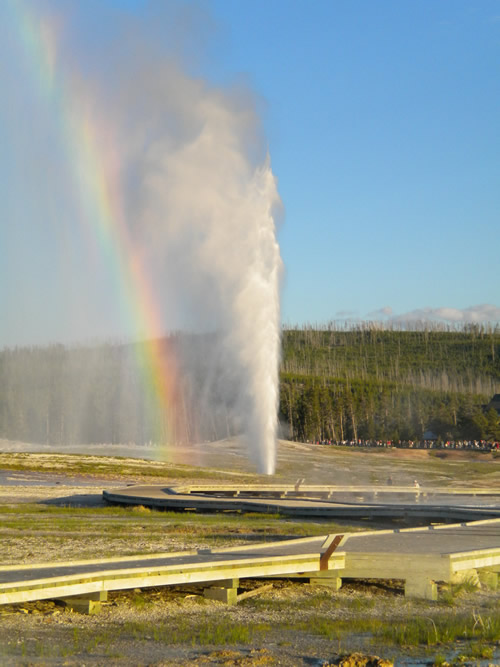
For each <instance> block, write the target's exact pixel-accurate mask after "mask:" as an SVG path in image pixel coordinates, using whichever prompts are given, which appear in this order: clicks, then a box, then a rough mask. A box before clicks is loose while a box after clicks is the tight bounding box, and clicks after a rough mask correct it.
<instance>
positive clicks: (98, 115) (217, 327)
mask: <svg viewBox="0 0 500 667" xmlns="http://www.w3.org/2000/svg"><path fill="white" fill-rule="evenodd" d="M48 6H51V3H50V2H49V3H48ZM53 6H55V7H56V11H58V7H59V5H58V4H55V5H53ZM164 6H165V5H163V7H164ZM73 9H74V11H77V9H75V8H73ZM103 11H105V12H106V11H109V9H106V10H103ZM162 12H163V10H162V3H160V4H156V5H155V4H153V5H152V14H150V15H149V19H146V20H145V21H143V22H140V21H139V20H137V22H136V23H134V25H133V26H132V27H133V29H132V31H131V30H130V27H131V24H130V20H129V19H127V21H125V20H123V22H122V23H120V22H118V25H119V26H120V25H121V27H122V31H121V32H120V29H119V28H116V24H115V35H118V38H117V39H115V41H114V42H113V44H114V45H113V46H112V47H109V44H108V42H106V43H105V44H104V43H103V44H99V43H98V41H97V42H96V43H95V44H93V45H92V46H93V48H92V52H91V55H90V56H89V49H88V48H87V47H88V45H87V44H84V45H83V48H80V49H79V48H78V39H76V40H72V39H71V37H68V31H69V32H71V25H70V24H68V23H67V22H66V31H67V33H66V35H65V38H64V39H63V40H62V42H61V44H60V52H59V59H58V60H57V59H56V62H55V65H54V68H55V74H54V76H53V77H52V80H55V81H56V83H57V81H58V78H57V77H58V69H57V68H58V67H59V68H62V70H63V77H64V79H65V80H66V81H71V82H72V85H73V87H74V88H75V86H76V85H77V86H78V88H79V93H80V94H79V97H78V98H76V99H75V95H74V94H73V95H72V96H69V95H68V98H70V97H71V98H72V99H71V104H72V106H73V109H72V112H71V113H72V114H74V115H76V114H78V113H79V108H78V107H80V106H84V107H85V113H86V115H87V118H89V119H92V120H91V121H89V123H90V122H91V124H92V125H95V127H96V128H98V130H96V135H97V136H98V137H99V138H100V145H101V155H100V160H101V161H102V163H103V164H104V165H105V172H106V174H107V176H108V178H107V186H106V187H107V190H106V191H112V197H113V198H114V199H116V200H119V201H120V207H119V208H120V209H121V211H122V213H121V217H122V224H123V226H124V227H125V232H126V236H127V239H128V242H127V244H126V246H125V247H126V248H130V249H133V257H132V256H129V257H126V258H122V263H123V262H124V261H125V262H127V261H128V262H133V263H134V266H135V271H136V272H137V267H139V268H140V272H141V273H142V275H143V276H144V280H145V281H146V282H148V283H149V285H150V288H151V293H152V295H153V297H154V298H153V299H152V301H153V302H154V303H155V304H156V307H157V308H158V313H159V317H158V318H157V320H156V321H158V322H161V323H162V324H163V325H164V330H169V329H170V330H172V329H175V328H177V329H179V328H188V329H189V330H191V331H194V332H202V333H211V334H212V335H213V340H214V341H215V347H213V348H212V350H211V359H210V360H207V359H204V360H203V377H201V376H200V369H199V368H198V369H196V372H194V373H193V377H196V378H197V379H198V381H199V382H201V383H202V384H203V386H204V395H205V396H206V402H207V405H211V407H212V408H213V409H214V410H217V409H218V405H217V401H218V400H219V399H220V397H221V395H222V396H223V397H224V401H225V410H226V411H227V412H228V418H229V420H230V421H231V424H232V425H233V427H234V428H235V429H236V430H237V431H238V432H239V433H241V434H242V435H243V436H244V438H245V439H246V441H247V443H248V448H249V449H248V451H249V454H250V456H251V458H252V459H253V460H254V462H255V464H256V466H257V468H258V470H259V471H260V472H263V473H268V474H269V473H272V472H273V471H274V465H275V442H276V429H277V403H278V364H279V350H280V323H279V320H280V313H279V290H280V275H281V270H282V266H281V258H280V252H279V247H278V243H277V240H276V229H275V218H276V213H277V211H279V208H280V199H279V196H278V192H277V187H276V182H275V178H274V176H273V173H272V170H271V167H270V160H269V156H268V155H267V154H266V150H265V147H264V145H263V141H262V136H261V135H262V132H261V125H260V121H259V118H258V115H257V113H256V111H255V100H254V97H253V95H252V93H251V91H249V90H248V89H245V88H244V87H242V86H233V87H227V88H221V87H217V86H214V85H210V84H209V82H207V81H204V80H202V79H200V78H195V77H193V76H190V75H188V74H186V73H185V72H184V71H183V69H182V67H181V65H180V59H179V57H178V55H177V54H172V53H171V52H170V53H169V52H168V50H166V49H164V48H162V45H161V39H162V37H164V35H162V34H161V31H159V32H158V30H157V26H158V25H159V24H161V22H162V21H164V25H167V21H166V17H165V16H164V15H163V14H162ZM47 16H48V20H49V22H50V20H51V15H50V14H48V15H47ZM72 18H73V25H74V26H76V28H77V27H78V21H77V20H76V19H77V17H76V19H75V16H73V17H72ZM112 18H113V20H114V21H116V19H117V18H120V17H117V16H113V17H112ZM169 18H170V19H172V17H169ZM108 19H109V16H108ZM171 23H172V22H171V21H170V23H168V25H171ZM61 24H62V25H64V21H63V22H62V23H61V22H60V21H58V25H61ZM155 35H156V37H155ZM77 37H78V36H77ZM191 38H192V40H193V41H195V40H196V36H191ZM98 39H99V38H97V40H98ZM181 41H183V43H182V45H181V47H182V49H184V50H185V46H186V45H185V39H184V40H181ZM75 45H76V46H75ZM52 64H53V63H52V59H51V65H52ZM59 76H60V75H59ZM75 81H76V82H77V83H76V84H75ZM61 88H62V86H61ZM58 97H59V98H61V95H60V94H59V96H58ZM68 115H69V114H68ZM70 127H72V126H71V124H70ZM71 131H73V130H71ZM44 178H46V176H44ZM58 180H59V179H58V176H57V174H55V176H54V177H53V182H52V183H51V184H50V185H52V187H53V189H54V192H57V183H58ZM85 181H86V178H85V175H83V177H82V178H81V182H82V192H81V196H82V197H83V198H85V196H86V190H85V187H86V185H85ZM110 197H111V195H110ZM89 210H91V207H90V209H89ZM125 232H124V233H125ZM130 254H131V255H132V253H130ZM123 288H125V285H123ZM100 289H106V287H105V286H103V285H101V286H100ZM75 310H76V308H75ZM70 316H71V313H70ZM142 327H143V330H142V331H141V323H140V322H139V323H135V329H134V333H136V332H137V331H141V333H142V334H143V335H160V334H161V333H163V332H161V331H148V330H147V328H144V324H143V323H142ZM122 331H123V330H122ZM90 333H91V332H90ZM123 333H129V332H123Z"/></svg>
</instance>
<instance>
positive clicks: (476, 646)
mask: <svg viewBox="0 0 500 667" xmlns="http://www.w3.org/2000/svg"><path fill="white" fill-rule="evenodd" d="M466 654H467V657H470V658H483V659H485V658H488V659H489V658H492V657H493V648H492V647H491V646H488V644H485V643H484V642H482V641H479V642H471V643H470V644H469V646H468V648H467V651H466Z"/></svg>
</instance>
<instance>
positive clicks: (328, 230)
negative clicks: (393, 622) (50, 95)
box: [0, 0, 500, 345]
mask: <svg viewBox="0 0 500 667" xmlns="http://www.w3.org/2000/svg"><path fill="white" fill-rule="evenodd" d="M25 4H27V5H28V6H29V5H30V3H29V2H28V3H25ZM31 4H32V3H31ZM170 4H171V5H172V7H174V6H175V9H176V11H174V12H173V13H172V16H173V17H174V19H173V20H172V21H171V22H170V23H169V25H157V26H155V30H156V35H155V38H157V39H159V40H160V41H161V42H162V43H163V47H164V48H166V49H167V50H168V48H169V44H170V43H172V44H174V42H175V44H174V46H175V49H176V51H177V52H179V51H180V52H181V53H182V57H183V58H184V61H185V63H186V67H187V68H188V69H189V71H190V72H191V73H192V75H193V76H203V77H205V78H206V79H207V80H208V81H210V82H211V83H213V84H214V85H218V86H223V87H225V86H229V85H232V84H234V82H235V81H236V82H238V81H241V82H242V84H244V85H245V86H249V87H250V88H251V89H252V90H253V92H254V94H255V96H256V98H257V108H258V110H259V113H260V115H261V117H262V122H263V125H264V129H265V137H266V139H265V140H266V143H267V146H268V150H269V153H270V157H271V163H272V167H273V171H274V173H275V175H276V177H277V180H278V187H279V192H280V195H281V198H282V201H283V204H284V211H285V215H284V218H283V220H282V222H281V225H280V230H279V242H280V246H281V253H282V257H283V260H284V264H285V280H284V285H283V295H282V320H283V321H284V322H286V323H292V324H295V323H297V324H303V323H307V322H309V323H326V322H328V321H330V320H333V319H341V320H343V319H357V318H361V319H379V318H382V319H384V320H387V319H391V318H393V319H396V320H397V319H398V318H401V319H404V320H408V319H412V318H430V319H442V320H444V321H450V322H457V321H478V320H490V321H500V299H499V296H498V288H497V283H498V256H499V248H500V243H499V241H500V224H499V223H500V219H499V218H500V216H499V213H500V187H499V186H500V157H499V156H500V127H499V118H500V113H499V112H500V76H499V74H500V71H499V70H500V2H498V0H482V1H481V2H473V1H471V0H440V1H437V0H418V1H410V0H314V1H311V0H273V1H269V0H265V1H264V0H212V1H210V0H206V1H205V2H198V3H187V2H182V1H179V2H176V3H175V5H174V4H173V3H170ZM61 6H63V7H64V8H65V9H64V11H65V12H66V13H67V15H69V16H70V17H72V20H73V25H72V30H73V33H72V34H73V38H76V40H75V43H74V47H73V48H74V49H75V50H80V54H85V56H84V57H83V58H80V62H82V63H83V66H84V67H85V66H86V67H88V68H89V71H90V70H92V67H96V68H98V67H99V66H100V63H99V62H98V61H97V60H96V59H95V56H94V55H93V49H92V45H93V41H94V40H96V39H98V40H100V42H101V43H106V40H109V42H110V43H111V42H112V40H113V39H114V38H115V37H116V35H115V33H114V26H113V22H112V20H110V16H112V11H116V9H117V7H118V8H119V9H120V11H124V12H125V13H127V14H128V19H129V25H130V26H131V29H132V30H133V26H134V21H138V20H140V19H141V17H142V15H143V14H145V13H147V12H148V11H149V3H148V2H143V1H142V0H130V2H126V1H124V0H123V1H121V2H118V1H117V0H116V1H114V2H111V0H110V1H109V2H107V3H106V2H101V1H99V2H97V1H96V0H88V1H85V2H84V1H83V0H82V1H81V2H72V1H70V0H68V2H67V3H66V4H65V3H61V2H50V1H47V2H45V1H44V0H40V4H39V5H37V7H38V9H39V8H40V7H41V8H44V7H46V8H47V11H52V12H53V11H54V8H57V9H60V8H61ZM4 11H5V8H3V9H0V23H1V21H2V12H4ZM75 17H77V19H78V20H76V18H75ZM177 20H178V21H179V24H177V23H176V21H177ZM96 35H97V36H96ZM1 44H2V45H1V46H0V57H1V60H2V61H3V65H2V67H1V68H0V77H2V76H3V78H4V84H5V85H4V91H5V94H4V96H3V104H1V106H0V122H1V125H0V143H1V144H3V146H4V149H3V150H0V179H1V183H2V184H3V185H0V263H1V268H0V306H1V310H2V312H3V317H2V319H3V325H2V326H1V327H0V345H2V344H3V345H5V344H7V345H13V344H16V343H19V344H24V343H29V342H37V340H38V339H39V340H43V341H47V340H55V339H57V338H58V337H60V338H61V339H63V340H64V339H75V338H77V337H78V336H77V333H76V331H80V332H81V337H82V338H89V337H93V336H97V337H98V336H101V335H105V334H111V333H118V334H120V333H121V331H120V330H119V329H113V325H112V323H110V324H109V327H108V328H107V329H106V328H105V327H104V328H99V327H96V328H95V329H94V328H92V326H91V325H90V324H89V323H88V318H86V317H85V316H84V315H82V313H81V309H80V316H79V319H78V318H77V325H78V327H79V328H75V327H73V328H71V327H65V326H63V325H62V318H63V312H62V311H63V306H62V305H61V304H62V303H63V302H64V294H63V292H64V291H65V290H67V289H68V284H69V283H71V281H76V282H78V278H75V273H74V272H73V273H72V271H71V270H70V269H69V268H68V272H67V273H66V271H65V268H64V267H65V266H66V267H70V268H72V269H74V267H75V265H78V263H82V266H81V267H80V270H81V273H83V274H85V272H86V267H85V261H84V259H82V257H79V256H78V253H74V256H70V257H69V258H68V257H66V259H65V260H64V261H62V260H61V259H60V258H59V259H58V260H57V266H58V267H59V269H58V270H57V271H56V270H50V268H51V267H52V269H53V267H54V266H55V264H54V256H53V255H52V254H51V253H55V252H58V251H59V252H60V251H61V248H60V247H59V246H60V244H61V235H60V233H59V232H60V231H61V230H57V229H54V228H52V229H51V231H50V232H47V230H46V229H44V228H43V227H42V226H40V225H39V224H36V223H35V222H33V220H34V218H35V217H37V216H39V214H40V212H42V213H44V212H46V211H48V209H49V208H50V206H53V202H52V203H51V202H50V201H48V200H49V199H50V198H49V197H47V196H46V195H45V196H44V197H42V198H41V199H40V200H34V198H31V199H30V191H29V188H28V187H27V182H31V181H30V179H27V180H26V179H23V178H22V175H23V173H25V172H26V170H28V171H29V172H33V174H35V176H34V178H35V180H36V173H37V170H38V171H41V170H43V169H44V164H45V160H44V156H45V152H46V151H47V150H48V149H47V144H48V143H50V145H51V147H52V151H53V152H54V153H57V152H58V151H59V147H58V138H57V128H56V127H55V126H54V125H53V124H52V123H51V120H50V118H46V119H45V118H44V113H47V111H46V110H45V111H44V110H43V109H40V108H39V106H37V102H36V100H35V99H34V98H33V100H32V99H31V97H32V96H33V95H35V93H33V92H30V91H29V90H28V92H26V93H25V94H24V95H23V96H21V95H20V94H19V90H21V89H22V90H24V88H29V83H28V82H27V81H26V80H25V79H24V78H23V77H26V71H25V70H23V68H22V65H21V64H19V63H18V62H17V56H16V54H18V49H19V45H16V43H15V38H14V37H13V36H12V35H10V36H9V38H6V37H5V35H4V38H3V39H2V41H1ZM67 48H72V47H71V45H70V46H69V47H67ZM173 48H174V47H173ZM110 71H111V70H110ZM26 100H28V104H26ZM28 108H31V109H32V110H33V113H35V114H36V119H35V121H36V123H37V124H38V125H39V126H40V127H42V128H43V132H42V133H40V134H39V135H37V137H36V138H35V139H34V140H33V142H31V139H30V140H28V139H27V138H26V135H25V132H24V131H21V130H20V125H19V122H20V121H19V118H20V114H21V116H23V115H27V116H28V120H25V124H28V125H29V122H30V121H29V112H28V111H27V110H26V109H28ZM28 144H29V145H28ZM0 148H1V145H0ZM60 160H61V163H62V161H63V158H62V157H61V158H60ZM61 171H62V173H64V170H61ZM65 192H66V194H65V195H64V196H63V197H62V199H61V201H59V202H58V204H59V205H60V206H61V207H63V208H64V209H65V210H66V208H67V210H71V202H69V201H66V199H69V198H70V194H68V190H65ZM37 194H38V195H39V194H40V193H39V192H37ZM20 200H23V201H24V204H23V205H22V206H20V205H18V206H16V207H14V205H13V202H14V201H16V202H17V201H20ZM28 200H30V203H29V204H28V203H27V201H28ZM2 202H3V203H2ZM9 202H10V203H9ZM14 209H15V211H16V215H15V216H14V215H13V210H14ZM16 216H20V219H19V220H18V219H17V217H16ZM21 218H22V219H21ZM26 244H28V245H29V248H30V249H29V250H27V249H26ZM87 273H92V275H91V276H90V277H89V278H88V279H89V283H92V285H93V289H94V290H97V292H99V291H102V288H100V287H99V285H102V283H99V271H98V270H96V271H92V272H87ZM80 275H81V274H80ZM92 285H91V287H92ZM91 287H89V291H88V295H87V296H88V299H89V300H90V299H92V294H93V292H92V289H91ZM96 301H98V299H96ZM108 303H109V302H107V301H106V300H103V302H102V303H101V304H97V305H96V304H94V306H93V307H94V308H95V311H96V312H99V309H100V310H101V311H102V312H105V311H109V308H108V305H107V304H108ZM111 320H112V318H111ZM111 320H110V322H111ZM49 321H51V322H52V324H51V325H49V324H48V322H49ZM34 322H36V323H38V324H39V328H38V326H34V325H33V323H34ZM55 322H56V323H57V322H58V324H57V326H56V324H54V323H55Z"/></svg>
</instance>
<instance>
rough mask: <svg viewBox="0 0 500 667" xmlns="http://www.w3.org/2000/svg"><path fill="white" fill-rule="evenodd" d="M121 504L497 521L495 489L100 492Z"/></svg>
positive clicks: (499, 497) (153, 488) (499, 508)
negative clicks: (492, 519) (491, 519)
mask: <svg viewBox="0 0 500 667" xmlns="http://www.w3.org/2000/svg"><path fill="white" fill-rule="evenodd" d="M103 496H104V499H105V500H106V501H108V502H110V503H117V504H121V505H145V506H147V507H155V508H157V509H165V510H173V511H183V510H197V511H202V512H203V511H227V510H233V511H240V512H262V513H272V514H283V515H286V516H297V517H305V518H322V519H332V520H335V519H373V518H405V519H408V518H413V519H416V520H425V521H429V522H430V521H470V520H480V519H489V518H496V517H500V490H498V491H488V490H484V489H461V490H448V491H442V490H439V489H438V490H436V489H420V488H419V489H414V488H411V487H393V486H391V487H387V486H385V487H350V486H311V485H307V486H303V485H301V484H300V481H299V482H297V484H296V485H295V486H290V485H288V486H285V485H261V486H244V485H238V486H236V485H234V486H231V485H227V484H225V485H198V486H194V485H190V486H175V487H165V486H160V485H150V486H130V487H126V488H123V489H113V490H107V491H104V492H103Z"/></svg>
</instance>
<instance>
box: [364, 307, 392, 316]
mask: <svg viewBox="0 0 500 667" xmlns="http://www.w3.org/2000/svg"><path fill="white" fill-rule="evenodd" d="M392 313H393V310H392V308H391V307H390V306H383V307H382V308H378V309H377V310H372V311H371V312H370V313H368V317H374V318H376V319H378V318H380V317H390V316H391V315H392Z"/></svg>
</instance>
